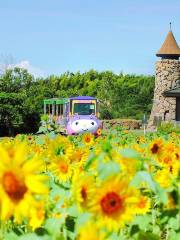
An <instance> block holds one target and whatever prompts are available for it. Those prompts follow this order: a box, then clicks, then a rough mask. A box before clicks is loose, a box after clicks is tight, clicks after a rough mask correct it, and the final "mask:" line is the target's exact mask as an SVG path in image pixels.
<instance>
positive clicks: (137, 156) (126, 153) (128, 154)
mask: <svg viewBox="0 0 180 240" xmlns="http://www.w3.org/2000/svg"><path fill="white" fill-rule="evenodd" d="M120 153H121V155H122V156H123V157H125V158H132V159H141V155H140V154H139V153H138V152H136V151H135V150H133V149H128V148H125V149H123V150H121V151H120Z"/></svg>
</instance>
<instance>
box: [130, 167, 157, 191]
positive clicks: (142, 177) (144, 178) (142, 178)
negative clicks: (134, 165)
mask: <svg viewBox="0 0 180 240" xmlns="http://www.w3.org/2000/svg"><path fill="white" fill-rule="evenodd" d="M142 182H145V183H147V185H148V186H149V188H150V189H151V190H152V191H154V192H155V191H156V185H155V182H154V181H153V179H152V177H151V175H150V174H149V173H148V172H146V171H139V172H138V173H137V174H136V175H135V176H134V178H133V180H132V181H131V185H133V186H135V187H138V186H139V185H140V184H141V183H142Z"/></svg>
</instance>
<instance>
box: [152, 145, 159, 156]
mask: <svg viewBox="0 0 180 240" xmlns="http://www.w3.org/2000/svg"><path fill="white" fill-rule="evenodd" d="M158 150H159V146H158V145H157V143H154V144H153V146H152V148H151V152H152V153H153V154H154V153H157V152H158Z"/></svg>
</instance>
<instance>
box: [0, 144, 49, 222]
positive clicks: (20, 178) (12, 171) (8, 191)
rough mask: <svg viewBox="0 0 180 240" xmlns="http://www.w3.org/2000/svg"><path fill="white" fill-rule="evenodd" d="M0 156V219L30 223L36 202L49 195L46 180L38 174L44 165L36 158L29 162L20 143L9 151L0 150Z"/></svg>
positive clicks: (25, 148) (25, 150) (33, 157)
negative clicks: (24, 220) (26, 220)
mask: <svg viewBox="0 0 180 240" xmlns="http://www.w3.org/2000/svg"><path fill="white" fill-rule="evenodd" d="M0 156H1V161H0V205H1V208H0V219H1V220H7V219H9V218H10V217H12V216H14V219H15V221H17V222H21V221H22V220H23V218H28V219H29V218H30V214H31V213H30V210H31V211H33V210H36V207H37V202H38V201H40V200H42V199H44V198H43V197H44V196H46V194H47V193H48V187H47V186H46V181H47V179H48V177H47V176H45V175H42V174H40V172H41V170H42V169H43V168H44V163H43V161H41V159H39V157H38V156H37V155H34V156H32V157H31V158H30V159H29V156H28V154H27V146H26V145H25V144H23V143H19V144H16V146H12V148H8V149H6V148H5V149H4V148H2V146H0Z"/></svg>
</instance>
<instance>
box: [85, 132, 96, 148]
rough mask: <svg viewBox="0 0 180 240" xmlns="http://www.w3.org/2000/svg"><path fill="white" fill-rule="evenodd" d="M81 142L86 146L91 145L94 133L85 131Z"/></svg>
mask: <svg viewBox="0 0 180 240" xmlns="http://www.w3.org/2000/svg"><path fill="white" fill-rule="evenodd" d="M83 143H84V144H85V145H86V146H92V145H93V144H94V135H93V134H92V133H86V134H84V135H83Z"/></svg>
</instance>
